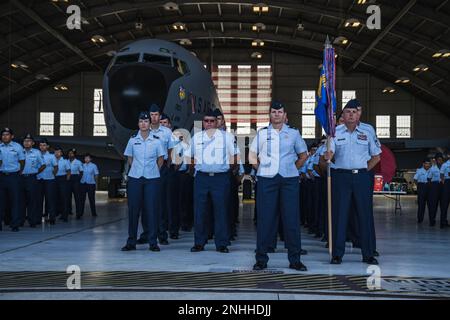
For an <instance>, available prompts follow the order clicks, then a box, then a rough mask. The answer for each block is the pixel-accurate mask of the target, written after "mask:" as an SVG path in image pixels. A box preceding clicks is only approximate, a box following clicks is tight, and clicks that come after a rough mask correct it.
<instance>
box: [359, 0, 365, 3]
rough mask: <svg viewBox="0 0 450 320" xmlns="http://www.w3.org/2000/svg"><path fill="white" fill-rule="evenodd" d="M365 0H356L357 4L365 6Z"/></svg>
mask: <svg viewBox="0 0 450 320" xmlns="http://www.w3.org/2000/svg"><path fill="white" fill-rule="evenodd" d="M365 3H366V0H358V4H365Z"/></svg>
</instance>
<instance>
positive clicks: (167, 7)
mask: <svg viewBox="0 0 450 320" xmlns="http://www.w3.org/2000/svg"><path fill="white" fill-rule="evenodd" d="M164 9H165V10H167V11H177V10H179V9H180V7H179V6H178V4H176V3H175V2H167V3H166V4H165V5H164Z"/></svg>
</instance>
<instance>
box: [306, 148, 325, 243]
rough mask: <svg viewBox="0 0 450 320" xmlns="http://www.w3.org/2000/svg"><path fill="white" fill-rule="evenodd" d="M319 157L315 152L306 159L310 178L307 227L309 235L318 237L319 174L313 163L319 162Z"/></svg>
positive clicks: (319, 208) (319, 207) (319, 206)
mask: <svg viewBox="0 0 450 320" xmlns="http://www.w3.org/2000/svg"><path fill="white" fill-rule="evenodd" d="M319 158H320V155H319V153H318V152H317V150H316V152H315V153H314V154H313V155H312V156H310V157H309V158H308V167H307V170H308V173H309V176H310V177H311V191H312V192H311V200H312V208H311V210H310V211H309V214H310V225H309V233H310V234H316V236H319V234H320V231H319V224H320V221H319V213H320V210H321V200H322V199H321V196H320V174H318V173H317V172H316V170H314V164H315V162H317V163H318V162H319V161H318V160H319Z"/></svg>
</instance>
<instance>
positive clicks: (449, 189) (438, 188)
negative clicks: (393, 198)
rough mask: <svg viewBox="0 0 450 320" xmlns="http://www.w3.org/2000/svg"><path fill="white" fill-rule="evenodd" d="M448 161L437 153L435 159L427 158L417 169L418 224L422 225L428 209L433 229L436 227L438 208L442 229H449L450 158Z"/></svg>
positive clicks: (415, 180) (415, 177)
mask: <svg viewBox="0 0 450 320" xmlns="http://www.w3.org/2000/svg"><path fill="white" fill-rule="evenodd" d="M446 158H447V161H445V159H444V155H443V154H442V153H436V154H435V156H434V158H433V159H430V158H426V159H424V161H423V164H422V167H420V168H419V169H417V171H416V174H415V175H414V182H415V183H416V185H417V203H418V208H417V222H418V223H419V224H421V223H422V222H423V220H424V218H425V209H426V207H428V219H429V224H430V226H431V227H434V226H435V225H436V216H437V212H438V207H439V208H440V219H439V222H440V227H441V229H445V228H448V227H449V224H448V220H447V211H448V207H449V203H450V157H449V156H448V155H447V157H446Z"/></svg>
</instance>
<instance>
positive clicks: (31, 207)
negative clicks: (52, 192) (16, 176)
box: [20, 175, 41, 225]
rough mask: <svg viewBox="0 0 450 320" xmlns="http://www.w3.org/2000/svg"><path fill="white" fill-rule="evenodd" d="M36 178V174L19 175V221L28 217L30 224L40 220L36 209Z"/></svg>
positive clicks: (37, 197) (37, 188)
mask: <svg viewBox="0 0 450 320" xmlns="http://www.w3.org/2000/svg"><path fill="white" fill-rule="evenodd" d="M38 190H39V186H38V180H37V178H36V175H28V176H21V177H20V191H21V192H20V196H21V200H20V211H21V223H24V222H25V218H28V223H29V224H30V225H37V224H38V223H40V222H41V215H40V214H39V213H40V212H39V210H38V202H39V195H38Z"/></svg>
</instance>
